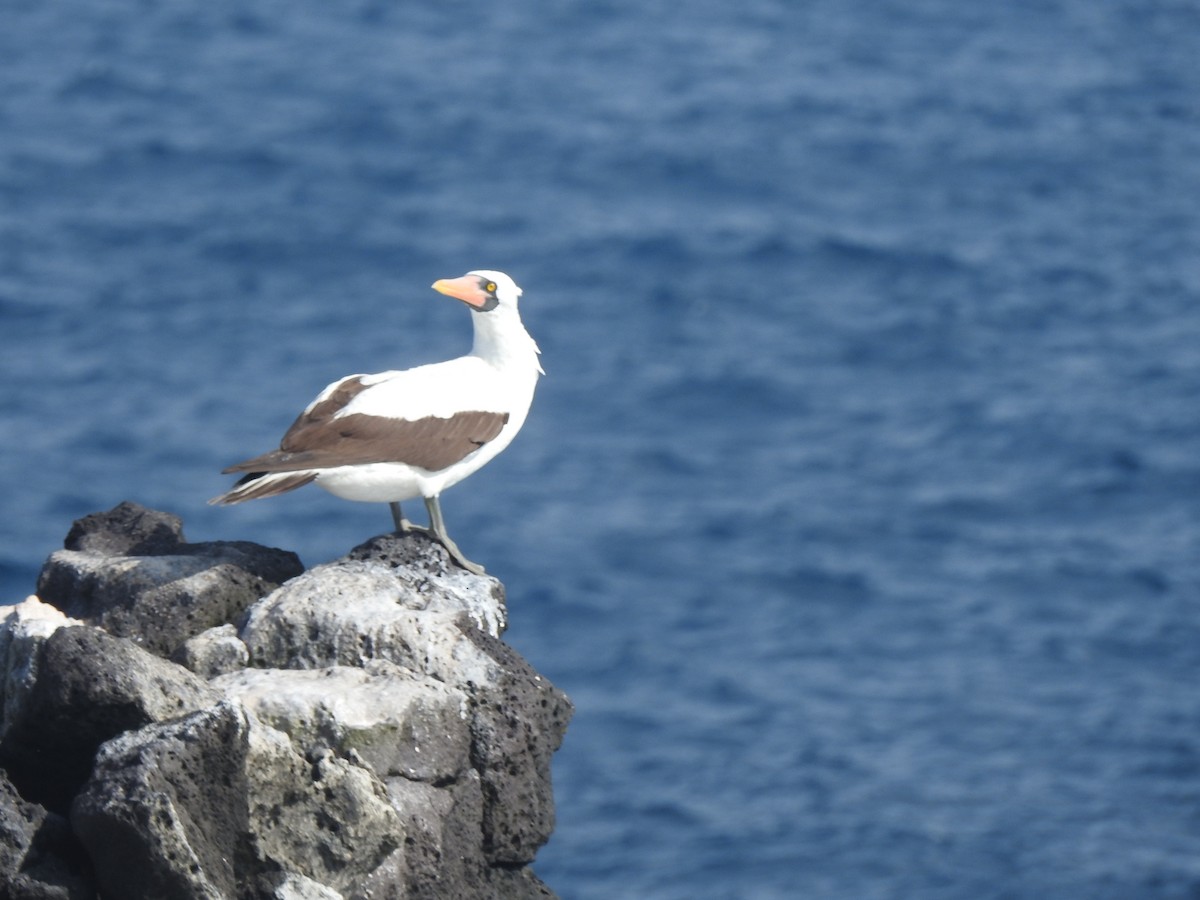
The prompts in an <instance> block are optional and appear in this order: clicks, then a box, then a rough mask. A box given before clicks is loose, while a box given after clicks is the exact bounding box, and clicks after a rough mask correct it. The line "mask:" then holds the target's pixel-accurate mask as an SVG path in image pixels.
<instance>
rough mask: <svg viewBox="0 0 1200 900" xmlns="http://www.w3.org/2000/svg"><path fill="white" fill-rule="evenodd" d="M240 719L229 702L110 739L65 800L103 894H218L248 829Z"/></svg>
mask: <svg viewBox="0 0 1200 900" xmlns="http://www.w3.org/2000/svg"><path fill="white" fill-rule="evenodd" d="M247 729H248V726H247V724H246V719H245V716H244V715H242V714H241V711H240V710H239V709H237V708H235V707H233V706H232V705H230V704H222V705H220V706H217V707H215V708H212V709H206V710H202V711H200V712H197V713H194V714H192V715H191V716H188V717H186V718H183V719H180V720H178V721H176V722H171V723H168V724H164V725H154V726H149V727H147V728H144V729H141V730H139V731H134V732H130V733H129V734H124V735H121V736H120V737H117V738H114V739H113V740H111V741H109V742H108V743H107V744H105V745H104V748H103V750H102V751H101V753H100V754H99V755H98V757H97V759H96V768H95V772H94V774H93V776H92V779H91V780H90V781H89V782H88V784H87V787H86V788H85V790H84V791H83V793H81V794H80V795H79V796H78V797H76V798H75V802H74V804H73V806H72V808H71V825H72V826H73V827H74V829H75V832H76V834H78V835H79V839H80V840H81V841H82V842H83V845H84V847H86V848H87V852H88V855H89V856H90V857H91V859H92V861H93V862H94V864H95V867H96V877H97V880H98V883H99V886H100V891H101V893H103V894H104V895H105V896H110V897H172V898H180V900H183V898H206V900H207V898H222V897H234V896H236V894H237V882H236V880H235V874H234V865H235V861H236V860H237V859H238V856H239V852H242V853H244V852H245V851H244V850H243V851H239V848H240V847H244V846H245V843H246V841H245V838H246V835H247V832H248V830H249V825H248V816H247V810H246V802H245V797H246V781H245V756H246V745H247V737H246V732H247Z"/></svg>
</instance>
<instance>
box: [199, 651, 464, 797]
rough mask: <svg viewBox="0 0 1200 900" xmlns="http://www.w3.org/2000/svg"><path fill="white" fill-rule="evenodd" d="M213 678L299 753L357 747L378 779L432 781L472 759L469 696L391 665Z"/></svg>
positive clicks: (456, 773)
mask: <svg viewBox="0 0 1200 900" xmlns="http://www.w3.org/2000/svg"><path fill="white" fill-rule="evenodd" d="M213 684H214V686H215V687H218V688H219V689H220V690H222V691H223V692H224V693H225V695H226V696H229V697H236V698H238V699H239V700H241V701H242V703H243V704H245V706H246V708H247V709H249V710H250V711H251V712H253V713H254V715H255V716H256V717H257V718H258V719H259V720H260V721H262V722H263V723H265V724H267V725H270V726H271V727H273V728H277V729H279V730H280V731H283V732H286V733H287V735H288V736H289V737H290V738H291V740H292V743H293V744H295V745H296V747H297V748H298V749H299V750H300V751H301V752H302V753H307V754H312V753H317V752H319V751H321V750H325V749H331V750H333V751H335V752H336V753H338V754H340V755H346V754H348V753H350V752H351V751H354V752H355V753H357V754H358V755H359V756H360V757H362V758H363V759H364V760H366V761H367V762H368V763H370V765H371V767H372V768H373V769H374V770H375V771H376V772H377V773H378V774H379V775H380V776H381V777H388V776H391V775H400V776H403V777H405V778H409V779H412V780H414V781H427V782H431V783H435V782H448V781H453V780H455V779H457V778H459V777H460V776H461V775H462V773H463V772H464V771H466V769H467V768H469V767H470V765H471V735H470V731H469V729H468V728H467V727H466V722H465V719H466V715H467V697H466V695H465V694H463V692H462V691H459V690H456V689H455V688H452V687H450V686H448V685H445V684H443V683H442V682H440V681H437V680H436V679H433V678H430V677H428V676H422V675H418V674H417V673H415V672H412V671H411V670H409V669H405V668H402V667H401V666H397V665H395V664H394V663H388V662H385V661H382V660H374V661H371V662H368V663H367V664H366V665H365V666H364V667H363V668H361V669H360V668H352V667H347V666H330V667H328V668H325V669H307V670H301V669H293V670H288V669H245V670H243V671H240V672H236V673H234V674H231V675H225V676H222V677H220V678H218V679H217V680H216V681H214V682H213Z"/></svg>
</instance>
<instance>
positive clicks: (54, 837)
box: [0, 770, 95, 900]
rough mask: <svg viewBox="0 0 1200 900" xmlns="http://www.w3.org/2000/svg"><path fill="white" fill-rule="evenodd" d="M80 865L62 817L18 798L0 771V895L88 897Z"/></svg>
mask: <svg viewBox="0 0 1200 900" xmlns="http://www.w3.org/2000/svg"><path fill="white" fill-rule="evenodd" d="M85 866H86V863H85V861H84V858H83V854H82V852H81V848H80V847H79V846H78V842H77V841H76V840H75V838H74V836H73V835H72V834H71V832H70V829H69V828H68V826H67V823H66V821H65V820H64V819H63V818H62V817H61V816H56V815H54V814H53V813H48V812H46V810H45V809H43V808H42V807H41V806H39V805H38V804H36V803H28V802H26V801H25V800H23V799H21V797H20V795H19V794H18V793H17V789H16V788H15V787H14V786H13V784H12V782H10V781H9V780H8V778H7V777H6V776H5V774H4V772H3V771H2V770H0V897H4V898H5V900H91V898H93V897H95V892H94V891H93V890H92V889H91V887H90V885H89V883H88V880H87V877H86V875H85V873H84V872H83V871H82V870H83V868H84V867H85Z"/></svg>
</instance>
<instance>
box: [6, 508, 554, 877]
mask: <svg viewBox="0 0 1200 900" xmlns="http://www.w3.org/2000/svg"><path fill="white" fill-rule="evenodd" d="M66 544H67V546H66V549H64V550H62V551H59V552H57V553H55V554H53V555H52V556H51V557H50V559H49V560H48V561H47V564H46V567H45V568H44V570H43V573H42V577H41V579H39V586H40V588H41V589H42V590H43V591H44V592H45V594H46V595H47V596H46V597H43V599H47V598H49V599H53V600H54V603H55V606H50V605H47V604H46V603H43V602H40V601H39V600H38V599H36V598H31V599H29V600H27V601H26V602H25V603H23V604H21V605H20V606H18V607H14V608H13V609H12V610H11V611H9V612H8V615H7V616H6V617H5V618H4V619H3V620H2V621H0V677H2V680H0V701H2V702H0V713H2V718H0V763H5V764H7V765H8V766H9V767H10V769H11V773H10V774H11V777H12V785H11V786H10V788H9V789H8V793H7V795H6V794H5V793H4V790H5V788H4V785H3V784H2V783H0V814H2V815H3V819H2V820H0V823H2V824H0V900H8V898H10V897H12V898H16V897H21V898H26V897H28V898H30V900H32V898H34V897H55V898H58V897H62V898H64V900H76V898H77V897H79V898H82V897H92V896H94V894H96V893H99V895H101V896H104V897H130V898H134V897H171V898H175V897H179V898H191V897H203V898H238V900H259V898H274V900H337V898H341V900H378V898H395V900H412V898H427V900H434V898H445V897H454V898H455V900H495V898H506V900H507V898H512V900H527V898H534V897H553V896H554V895H553V893H552V892H550V890H549V889H548V888H546V886H545V885H543V884H542V883H541V882H540V881H539V880H538V879H537V877H536V876H535V875H534V874H533V873H532V871H531V870H530V869H529V868H528V863H529V862H530V861H531V860H532V859H533V858H534V854H535V853H536V851H537V849H538V848H539V847H540V846H541V845H542V844H543V843H544V842H545V840H546V839H547V838H548V836H549V834H550V831H551V829H552V828H553V825H554V808H553V794H552V791H551V784H550V765H549V763H550V757H551V755H552V754H553V752H554V751H555V749H556V748H557V747H558V746H559V744H560V742H561V740H562V736H563V732H564V730H565V728H566V725H567V722H568V720H569V718H570V715H571V705H570V701H569V700H568V699H567V698H566V697H565V696H564V695H563V694H562V693H561V692H560V691H558V690H557V689H556V688H554V686H553V685H551V684H550V683H549V682H547V681H546V680H545V679H544V678H542V677H541V676H540V675H538V673H537V672H535V671H534V670H533V669H532V668H531V667H530V666H529V665H528V664H527V663H526V662H525V661H524V660H523V659H521V657H520V656H519V655H517V654H516V653H515V652H514V651H513V650H512V649H511V648H509V647H508V646H507V645H506V644H504V643H503V642H502V641H501V640H500V635H501V634H502V633H503V631H504V629H505V627H506V625H507V610H506V607H505V596H504V589H503V586H502V585H501V584H500V582H499V581H497V580H496V579H494V578H489V577H484V576H476V575H472V574H470V573H468V572H466V571H464V570H462V569H460V568H459V567H458V566H456V565H455V564H453V562H452V561H451V560H450V559H449V557H448V555H447V554H446V552H445V550H444V548H442V547H441V545H440V544H438V543H437V542H435V541H433V540H431V539H430V538H429V537H428V536H427V535H424V534H420V533H414V534H408V535H404V536H398V535H384V536H380V537H377V538H373V539H371V540H370V541H367V542H366V543H364V544H363V545H361V546H359V547H356V548H355V549H354V550H353V551H351V553H350V554H349V555H348V556H347V557H346V558H344V559H342V560H339V561H337V562H335V563H331V564H328V565H325V566H321V567H318V568H317V569H314V570H312V571H310V572H305V573H301V572H300V571H299V563H298V560H296V559H295V557H294V556H293V555H292V554H282V553H281V551H274V550H268V549H267V548H261V547H257V545H251V544H231V543H213V544H195V545H193V544H188V543H187V542H186V541H185V540H184V537H183V529H182V523H181V522H180V521H179V520H178V518H176V517H174V516H171V515H169V514H166V513H161V512H156V511H154V510H147V509H144V508H142V507H139V506H137V505H136V504H129V503H125V504H121V505H119V506H118V507H116V508H114V509H112V510H110V511H108V512H106V513H99V514H96V515H93V516H88V517H85V518H84V519H81V520H79V521H78V522H76V523H75V527H74V528H73V529H72V532H71V535H69V536H68V540H67V542H66ZM260 594H262V595H263V596H261V597H260V596H259V595H260ZM55 607H57V608H55ZM64 611H70V612H72V613H73V614H74V615H75V616H76V617H77V618H75V619H72V618H68V617H67V616H66V615H64ZM81 620H82V621H81ZM114 632H115V633H114ZM150 651H153V652H150ZM14 788H15V789H14ZM6 798H7V799H6ZM68 810H69V819H68V818H66V817H64V816H61V815H57V812H56V811H62V812H67V811H68ZM72 854H74V855H73V856H72ZM39 867H40V868H39ZM39 873H40V874H39ZM35 876H36V877H35ZM5 879H7V880H5ZM22 879H24V880H22ZM29 879H33V880H29ZM5 891H7V893H6V892H5ZM64 891H65V893H64Z"/></svg>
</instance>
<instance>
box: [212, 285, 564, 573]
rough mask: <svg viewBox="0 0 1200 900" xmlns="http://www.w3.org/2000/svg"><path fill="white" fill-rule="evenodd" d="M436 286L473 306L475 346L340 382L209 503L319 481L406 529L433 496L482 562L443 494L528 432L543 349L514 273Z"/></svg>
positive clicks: (432, 512)
mask: <svg viewBox="0 0 1200 900" xmlns="http://www.w3.org/2000/svg"><path fill="white" fill-rule="evenodd" d="M433 287H434V289H435V290H437V291H439V292H441V293H443V294H446V295H447V296H451V297H455V298H457V299H459V300H462V301H463V302H464V303H466V304H467V305H468V306H470V307H471V318H472V320H473V324H474V329H475V339H474V343H473V345H472V348H471V352H470V353H469V354H468V355H466V356H461V357H459V358H458V359H452V360H448V361H447V362H442V363H435V364H432V365H426V366H418V367H416V368H413V369H405V370H396V371H389V372H380V373H378V374H375V375H348V376H346V377H345V378H342V379H340V380H339V381H336V382H334V383H333V384H331V385H329V386H328V387H326V388H325V389H324V390H323V391H322V392H321V393H320V394H318V395H317V397H316V398H315V399H314V400H313V401H312V403H310V404H309V405H308V406H307V407H306V408H305V410H304V411H303V412H302V413H301V414H300V416H299V417H298V418H297V419H296V421H295V422H294V423H293V424H292V427H291V428H290V429H288V432H287V434H285V435H284V438H283V440H282V442H281V443H280V448H279V449H278V450H274V451H271V452H270V453H265V454H262V455H261V456H257V457H254V458H253V459H248V460H246V461H244V462H241V463H238V464H237V465H234V466H230V467H229V468H228V469H226V470H225V471H226V472H246V473H248V474H247V475H245V476H244V477H243V478H242V479H241V480H240V481H239V482H238V483H237V484H236V485H234V487H233V488H232V489H231V490H230V491H228V492H227V493H225V494H222V495H221V496H219V497H215V498H213V500H212V501H210V502H212V503H240V502H242V501H245V500H253V499H257V498H260V497H269V496H274V495H276V494H280V493H284V492H285V491H290V490H294V489H296V488H298V487H301V486H303V485H305V484H309V483H315V484H317V485H318V486H319V487H322V488H324V489H325V490H327V491H329V492H330V493H331V494H334V495H336V496H338V497H342V498H344V499H347V500H357V501H365V502H377V503H390V504H391V506H392V515H393V518H394V520H395V523H396V527H397V529H399V530H402V531H403V530H408V529H411V528H412V527H413V526H412V525H411V524H409V523H408V522H407V520H405V519H404V518H403V517H402V515H401V513H400V506H399V504H400V503H401V502H402V501H404V500H410V499H413V498H415V497H422V498H424V500H425V505H426V507H427V509H428V510H429V517H430V530H431V531H432V533H433V534H434V535H435V536H436V537H437V538H438V539H439V540H441V541H442V543H443V544H444V545H445V546H446V548H447V549H448V550H449V551H450V553H451V555H452V556H453V557H454V558H455V559H456V560H457V561H458V562H459V563H460V564H462V565H463V566H465V567H466V568H468V569H471V570H472V571H479V572H481V571H483V570H482V567H479V566H477V565H476V564H474V563H471V562H470V561H468V560H467V559H466V558H465V557H464V556H463V555H462V553H461V552H460V551H459V550H458V547H457V546H456V545H455V544H454V542H453V541H452V540H450V537H449V535H448V534H447V533H446V530H445V525H444V523H443V521H442V516H441V506H440V503H439V501H438V498H439V496H440V494H441V493H442V491H444V490H445V489H446V488H448V487H450V486H452V485H454V484H457V483H458V482H459V481H462V480H463V479H464V478H466V477H467V476H468V475H470V474H472V473H473V472H475V471H477V470H478V469H479V468H480V467H481V466H483V465H485V464H486V463H487V462H489V461H490V460H492V459H493V458H494V457H495V456H496V454H498V453H500V451H502V450H503V449H504V448H505V447H507V446H508V445H509V444H510V443H511V442H512V439H513V438H514V437H516V434H517V432H518V431H520V430H521V426H522V425H523V424H524V423H525V417H526V416H527V415H528V413H529V406H530V403H531V402H532V401H533V393H534V389H535V387H536V386H537V379H538V376H539V375H541V374H542V369H541V366H540V364H539V362H538V352H539V351H538V347H537V344H536V343H535V342H534V340H533V338H531V337H530V336H529V333H528V332H527V331H526V330H525V327H524V325H522V323H521V317H520V314H519V313H518V311H517V301H518V298H519V297H520V296H521V289H520V288H519V287H517V285H516V284H515V283H514V282H513V280H512V279H511V278H509V277H508V276H507V275H505V274H504V273H503V272H495V271H491V270H487V269H482V270H476V271H472V272H469V273H467V274H466V275H464V276H462V277H461V278H455V279H444V280H441V281H437V282H435V283H434V285H433Z"/></svg>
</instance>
